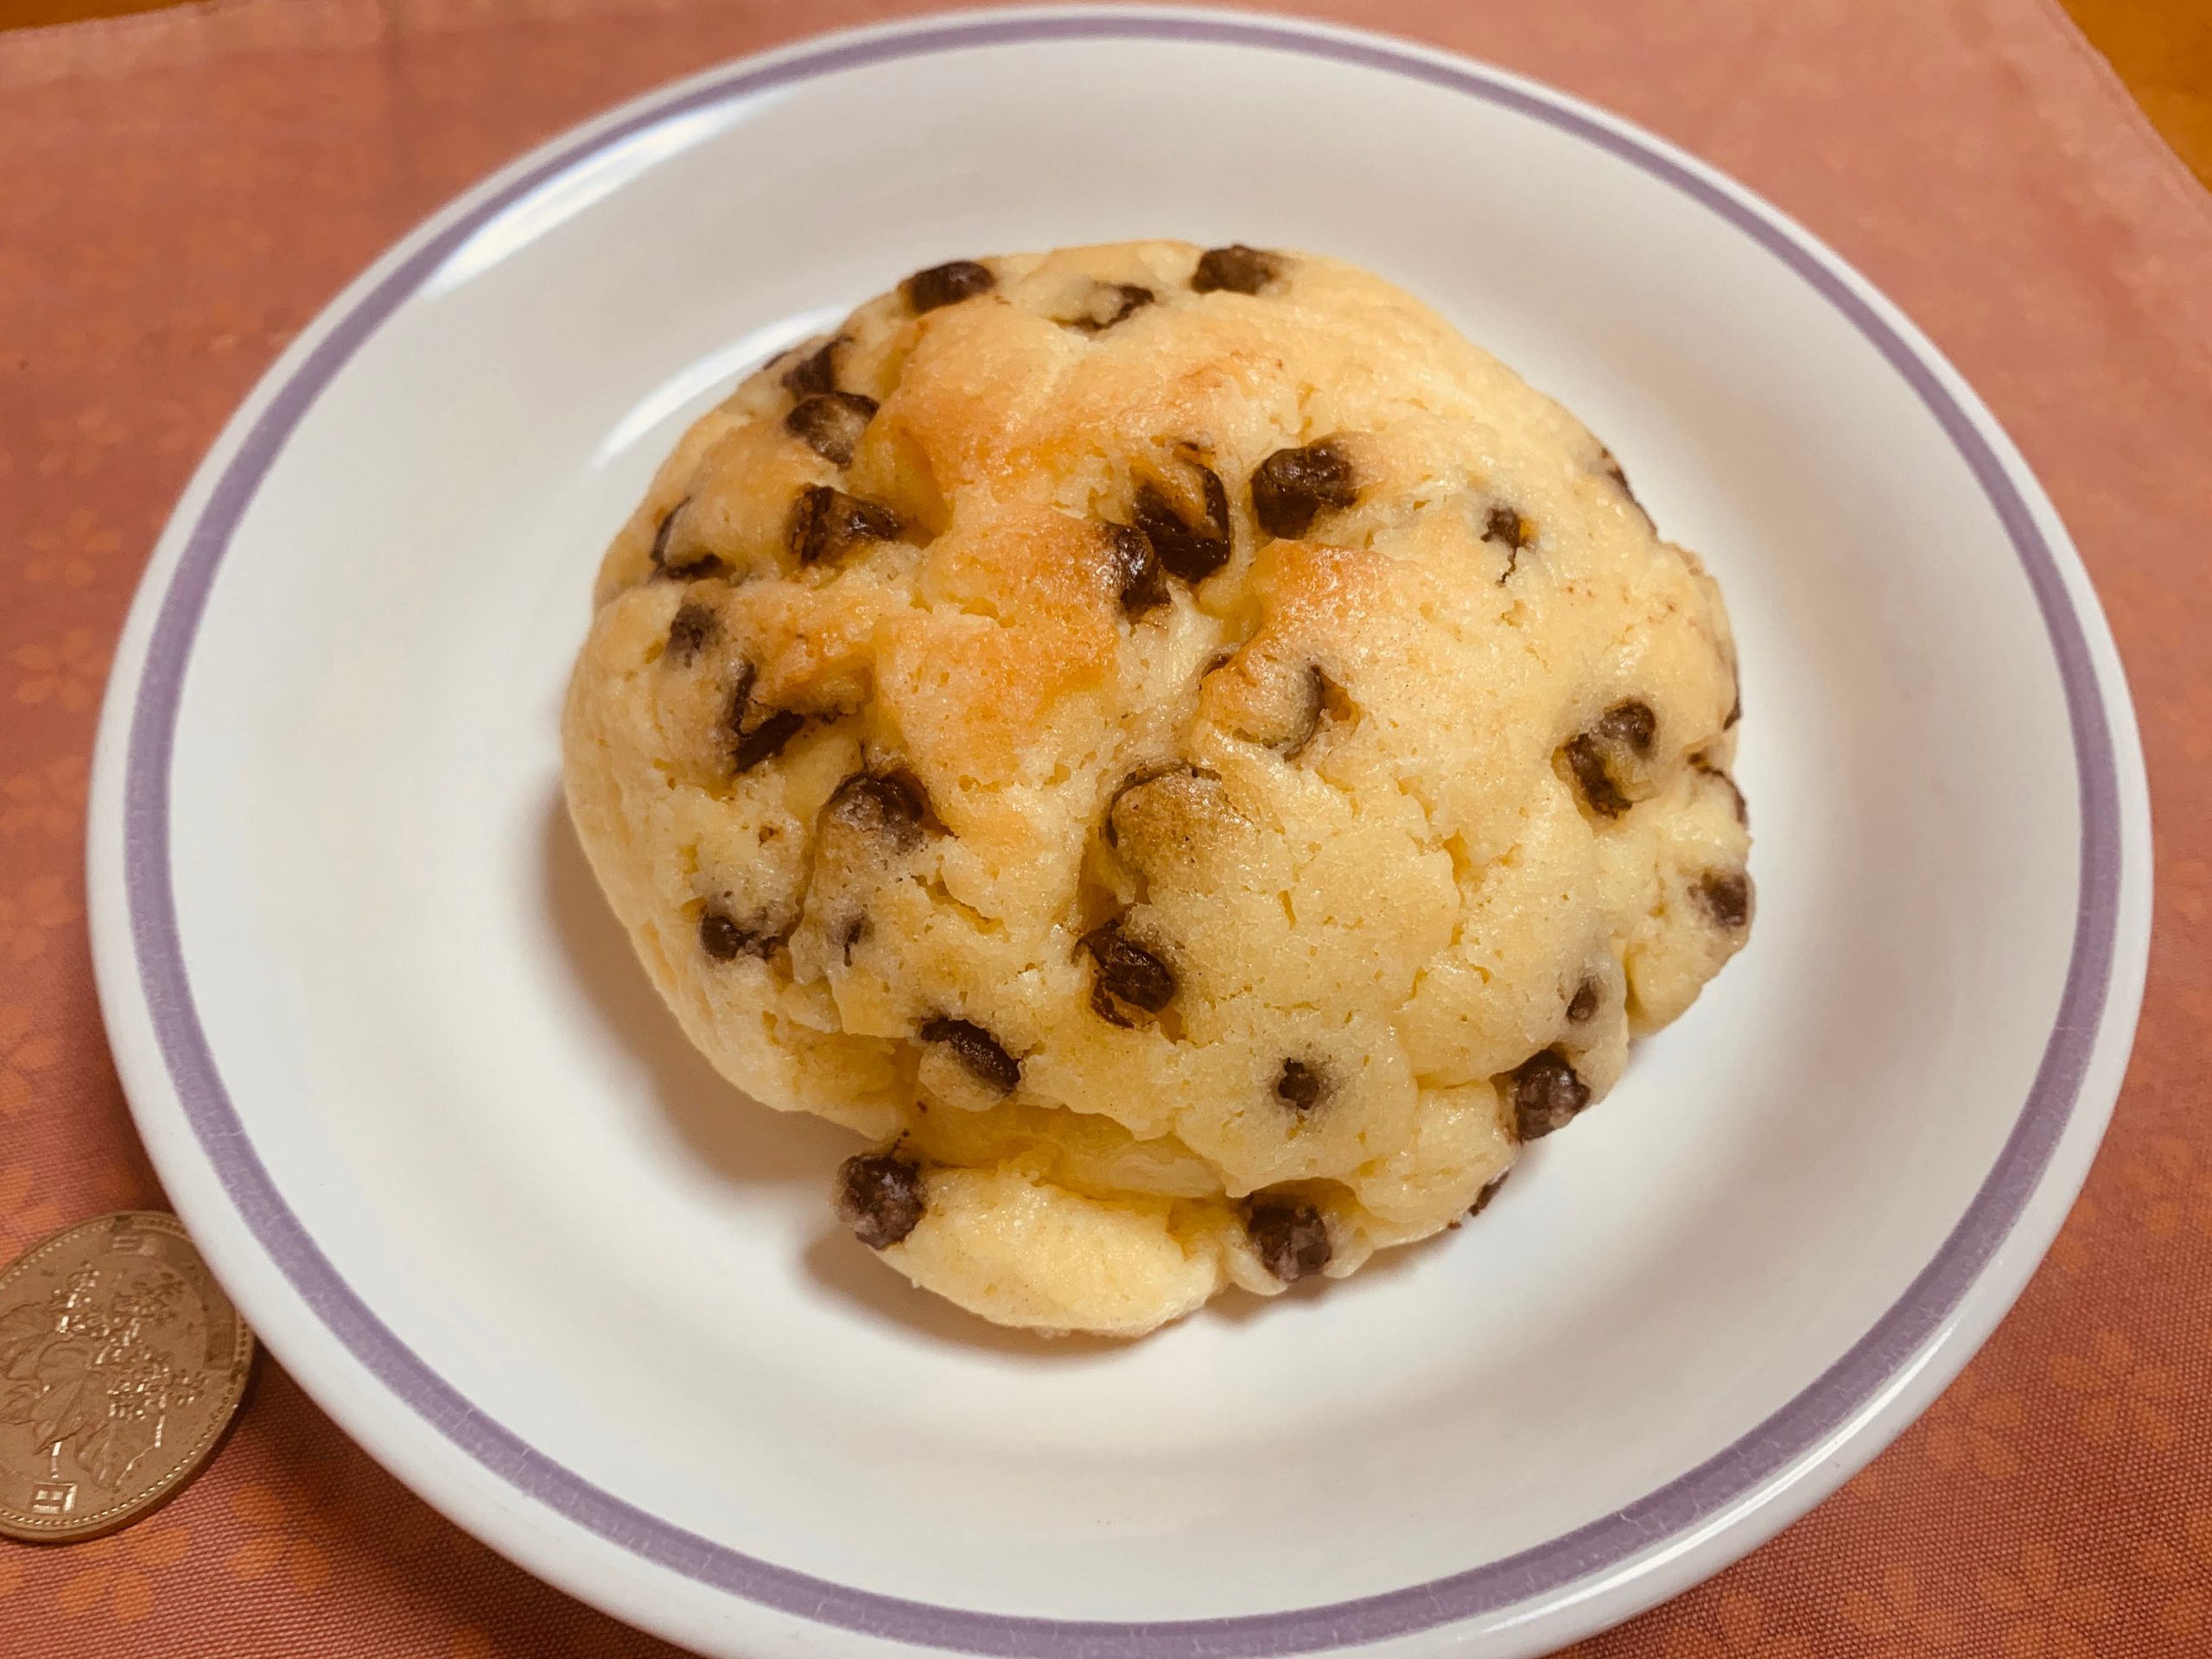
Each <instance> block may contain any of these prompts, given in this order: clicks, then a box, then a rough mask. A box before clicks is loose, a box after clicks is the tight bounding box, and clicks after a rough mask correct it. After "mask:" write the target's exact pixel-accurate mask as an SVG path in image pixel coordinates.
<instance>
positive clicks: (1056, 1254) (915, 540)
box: [564, 242, 1752, 1336]
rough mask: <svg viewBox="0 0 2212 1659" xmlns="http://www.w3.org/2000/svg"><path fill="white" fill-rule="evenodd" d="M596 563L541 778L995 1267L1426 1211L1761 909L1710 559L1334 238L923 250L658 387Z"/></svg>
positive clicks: (1521, 392)
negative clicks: (853, 305)
mask: <svg viewBox="0 0 2212 1659" xmlns="http://www.w3.org/2000/svg"><path fill="white" fill-rule="evenodd" d="M595 602H596V606H597V613H596V615H595V616H594V619H593V622H592V626H591V631H590V636H589V639H588V642H587V643H586V645H584V648H583V652H582V656H581V658H579V660H578V662H577V664H576V668H575V677H574V680H573V683H572V684H571V686H570V690H569V702H568V708H567V714H566V720H565V730H564V738H565V749H566V778H567V785H568V794H569V807H570V810H571V812H572V813H573V815H574V817H575V824H576V828H577V831H578V833H579V835H580V836H582V842H583V845H584V847H585V849H586V850H587V852H588V854H589V855H590V859H591V861H592V865H593V868H594V870H595V871H596V872H597V874H598V876H599V879H600V880H601V883H602V885H603V886H604V887H605V888H606V891H607V897H608V899H609V900H610V902H611V903H612V904H613V907H614V910H615V912H616V913H617V914H618V915H619V916H620V918H621V920H622V922H623V924H624V925H625V926H626V927H627V928H628V930H629V931H630V935H631V938H632V940H633V942H634V943H635V944H636V947H637V950H638V954H639V957H640V958H641V959H642V961H643V962H644V963H645V969H646V970H647V972H648V973H650V974H651V976H652V979H653V982H654V983H655V984H656V985H658V987H659V988H660V991H661V993H662V995H664V997H666V998H667V1000H668V1001H669V1004H670V1006H671V1007H672V1008H673V1009H674V1010H675V1012H676V1014H677V1018H678V1020H681V1021H682V1023H683V1029H684V1030H685V1032H686V1033H688V1034H689V1035H690V1039H691V1040H692V1041H693V1042H694V1043H696V1045H697V1046H699V1047H700V1049H701V1050H702V1051H703V1052H705V1053H706V1054H707V1056H708V1057H709V1058H710V1059H711V1060H712V1061H713V1062H714V1064H715V1065H716V1066H717V1067H718V1068H719V1069H720V1070H721V1072H722V1073H723V1074H724V1075H725V1076H727V1077H728V1078H729V1079H730V1080H731V1081H732V1082H733V1083H734V1084H738V1085H739V1086H740V1087H741V1088H742V1089H743V1090H746V1091H747V1092H748V1093H750V1094H752V1095H753V1096H755V1097H756V1098H757V1099H759V1100H760V1101H763V1102H765V1103H767V1104H768V1105H770V1106H773V1107H777V1108H780V1109H787V1110H788V1109H798V1110H804V1111H810V1112H817V1113H819V1114H821V1115H822V1116H825V1117H828V1118H831V1119H834V1120H835V1121H836V1122H840V1123H842V1124H845V1125H847V1126H848V1127H849V1128H852V1129H853V1130H855V1132H856V1133H857V1134H859V1135H862V1136H865V1137H867V1139H868V1141H869V1142H870V1149H868V1150H865V1151H861V1152H858V1153H856V1154H855V1156H853V1157H852V1158H851V1159H849V1160H848V1161H847V1162H846V1163H845V1164H844V1166H842V1169H840V1170H839V1171H838V1172H837V1173H836V1177H835V1179H834V1181H832V1182H831V1183H830V1185H831V1189H832V1190H831V1194H830V1201H831V1203H832V1205H834V1207H835V1209H836V1213H837V1215H838V1216H839V1217H842V1220H843V1221H844V1223H845V1224H847V1225H848V1226H849V1228H850V1229H851V1230H852V1231H853V1232H854V1233H855V1234H856V1235H857V1236H858V1241H859V1242H858V1243H856V1244H855V1246H854V1248H855V1249H860V1248H862V1247H866V1248H868V1249H872V1250H874V1252H875V1253H876V1254H877V1255H879V1256H880V1258H881V1259H882V1261H883V1262H885V1263H886V1264H887V1265H888V1266H890V1267H892V1268H895V1269H897V1270H898V1271H899V1272H900V1273H903V1274H906V1276H907V1277H908V1278H909V1279H911V1280H912V1281H914V1282H915V1283H916V1284H918V1285H919V1286H922V1287H925V1289H929V1290H932V1291H935V1292H937V1293H938V1294H940V1295H943V1296H946V1297H949V1298H950V1299H951V1300H953V1301H955V1302H957V1303H959V1304H960V1305H961V1306H964V1307H967V1308H969V1309H972V1310H973V1311H974V1312H976V1313H979V1314H981V1315H982V1316H983V1317H984V1318H986V1319H994V1320H996V1321H999V1322H1000V1323H1001V1324H1005V1325H1026V1326H1030V1327H1033V1328H1035V1329H1038V1330H1042V1331H1091V1332H1110V1333H1115V1334H1119V1335H1127V1336H1134V1335H1136V1334H1139V1333H1141V1332H1146V1331H1149V1330H1151V1329H1152V1328H1154V1326H1156V1325H1160V1324H1161V1323H1162V1322H1164V1321H1166V1320H1169V1319H1175V1318H1177V1317H1178V1316H1179V1315H1181V1314H1184V1313H1189V1312H1190V1311H1191V1310H1192V1309H1193V1308H1196V1307H1197V1306H1199V1305H1200V1304H1201V1303H1203V1302H1205V1300H1207V1299H1208V1298H1209V1297H1211V1296H1213V1295H1214V1294H1217V1292H1219V1291H1222V1290H1223V1289H1224V1288H1226V1287H1230V1286H1232V1285H1234V1286H1238V1287H1242V1288H1243V1289H1245V1290H1247V1291H1250V1292H1255V1293H1257V1294H1263V1295H1265V1294H1274V1293H1275V1292H1278V1291H1280V1290H1281V1289H1282V1288H1283V1287H1286V1286H1287V1285H1289V1284H1291V1283H1292V1282H1294V1281H1296V1280H1299V1279H1301V1278H1304V1277H1306V1276H1307V1275H1309V1274H1327V1275H1329V1276H1330V1277H1332V1278H1340V1277H1342V1276H1344V1274H1350V1273H1351V1272H1353V1271H1354V1270H1356V1269H1357V1268H1358V1267H1359V1266H1360V1265H1361V1264H1362V1263H1363V1262H1365V1261H1366V1260H1367V1259H1368V1258H1369V1257H1370V1255H1373V1253H1374V1252H1375V1251H1376V1250H1377V1249H1383V1248H1385V1247H1387V1246H1390V1245H1396V1244H1405V1243H1411V1242H1413V1241H1414V1240H1416V1239H1421V1238H1426V1237H1427V1236H1429V1235H1430V1234H1433V1233H1436V1232H1439V1231H1441V1230H1444V1229H1445V1228H1446V1227H1449V1226H1451V1225H1452V1224H1453V1223H1454V1222H1456V1221H1457V1220H1459V1218H1460V1217H1464V1216H1465V1215H1467V1214H1469V1213H1470V1212H1471V1211H1477V1210H1479V1209H1481V1208H1482V1207H1483V1205H1484V1202H1485V1201H1486V1200H1487V1199H1488V1198H1489V1197H1490V1195H1491V1193H1492V1192H1495V1191H1496V1190H1497V1185H1498V1183H1499V1182H1500V1181H1502V1180H1503V1179H1505V1177H1506V1174H1507V1173H1508V1172H1509V1171H1510V1169H1511V1167H1512V1166H1513V1162H1514V1160H1515V1158H1516V1155H1517V1154H1518V1152H1519V1149H1520V1147H1522V1145H1523V1144H1524V1143H1526V1142H1527V1141H1531V1140H1534V1139H1535V1138H1536V1137H1538V1136H1540V1135H1549V1134H1551V1133H1553V1132H1554V1131H1556V1130H1558V1129H1560V1128H1563V1127H1565V1126H1566V1125H1567V1123H1568V1122H1571V1121H1572V1120H1573V1118H1574V1117H1575V1116H1577V1115H1578V1114H1580V1112H1582V1111H1583V1110H1584V1109H1586V1107H1588V1106H1589V1105H1590V1104H1591V1103H1592V1102H1594V1101H1596V1100H1598V1099H1599V1098H1600V1097H1601V1096H1603V1095H1604V1094H1605V1091H1606V1090H1607V1089H1608V1088H1609V1087H1611V1084H1613V1082H1614V1081H1615V1080H1616V1079H1617V1078H1618V1077H1619V1075H1620V1072H1621V1068H1622V1065H1623V1061H1624V1057H1625V1054H1626V1052H1627V1047H1628V1043H1629V1039H1630V1035H1631V1033H1637V1032H1643V1031H1649V1030H1650V1029H1652V1028H1654V1027H1658V1026H1662V1025H1664V1024H1666V1023H1667V1022H1668V1021H1669V1020H1672V1019H1674V1018H1675V1016H1676V1015H1678V1014H1681V1012H1682V1011H1683V1009H1685V1008H1686V1007H1688V1006H1689V1004H1690V1002H1691V1001H1692V999H1694V997H1695V996H1696V995H1697V994H1698V991H1699V989H1700V988H1701V987H1702V986H1703V985H1704V984H1705V982H1707V980H1708V979H1710V978H1711V977H1712V976H1713V974H1714V973H1715V972H1716V971H1718V970H1719V968H1720V966H1721V964H1722V963H1725V962H1726V960H1727V959H1728V958H1729V957H1731V956H1732V955H1733V954H1734V953H1735V952H1736V951H1737V950H1738V949H1739V948H1740V947H1741V946H1742V944H1743V943H1744V941H1745V935H1746V931H1747V930H1748V928H1749V925H1750V923H1751V909H1752V899H1751V880H1750V878H1749V877H1748V876H1747V875H1746V874H1745V854H1746V851H1747V849H1748V847H1749V836H1748V834H1747V832H1746V830H1745V812H1744V804H1743V799H1742V797H1741V796H1740V795H1739V794H1738V792H1737V790H1736V788H1735V786H1734V785H1733V784H1732V782H1731V781H1730V777H1729V763H1730V759H1731V755H1732V748H1733V727H1734V725H1735V721H1736V719H1737V714H1738V699H1737V695H1736V685H1735V673H1734V653H1733V650H1732V645H1731V643H1730V638H1729V632H1728V622H1727V618H1726V613H1725V612H1724V610H1723V609H1722V607H1721V601H1720V595H1719V592H1718V590H1717V589H1716V588H1715V587H1714V585H1713V582H1712V581H1711V579H1710V578H1709V577H1707V575H1706V574H1705V572H1704V570H1703V569H1702V567H1701V566H1700V564H1699V563H1698V561H1697V559H1696V557H1695V556H1694V555H1692V554H1690V553H1688V552H1687V551H1685V550H1682V549H1681V548H1678V547H1675V546H1674V545H1673V544H1671V543H1667V542H1664V541H1662V540H1661V539H1660V538H1659V537H1658V536H1657V535H1656V533H1655V532H1654V530H1653V527H1652V524H1651V523H1650V521H1649V518H1647V517H1646V516H1645V514H1644V513H1643V511H1642V510H1641V509H1640V508H1639V507H1638V505H1637V501H1636V498H1635V497H1634V496H1633V495H1632V494H1631V493H1630V490H1629V487H1628V482H1627V480H1626V479H1625V478H1624V476H1623V475H1622V473H1621V469H1620V467H1618V465H1616V464H1615V462H1614V461H1613V458H1612V456H1611V454H1609V453H1608V452H1607V450H1606V449H1605V447H1604V446H1603V445H1602V444H1600V443H1599V442H1598V440H1597V439H1595V438H1594V437H1592V435H1590V434H1589V433H1588V432H1587V431H1586V430H1585V429H1583V428H1582V427H1581V426H1580V424H1579V423H1577V422H1576V421H1575V420H1574V418H1573V416H1570V415H1568V414H1567V412H1566V411H1565V410H1562V409H1561V408H1560V407H1559V406H1558V405H1557V404H1554V403H1553V402H1551V401H1550V400H1549V399H1548V398H1547V397H1543V396H1541V394H1539V393H1537V392H1535V391H1532V390H1530V389H1529V387H1528V386H1527V385H1523V384H1522V382H1521V380H1520V379H1518V378H1516V376H1515V375H1514V374H1513V373H1512V372H1510V371H1509V370H1508V369H1506V368H1505V367H1503V365H1500V364H1499V363H1497V361H1495V360H1494V359H1491V358H1490V357H1489V356H1487V355H1485V354H1484V353H1483V352H1481V351H1479V350H1478V349H1476V348H1475V347H1474V346H1471V345H1469V344H1468V343H1467V342H1466V341H1465V340H1462V339H1460V338H1459V335H1458V334H1455V333H1454V332H1453V331H1452V328H1451V327H1449V326H1447V325H1446V323H1445V322H1444V321H1441V320H1440V318H1438V317H1437V316H1436V315H1434V314H1433V313H1432V312H1430V311H1429V310H1428V309H1427V308H1425V307H1423V306H1421V304H1419V303H1418V302H1415V301H1414V300H1412V299H1410V298H1408V296H1406V295H1404V294H1402V293H1400V292H1399V291H1398V290H1397V289H1394V288H1392V287H1390V286H1389V284H1387V283H1383V282H1382V281H1380V280H1378V279H1377V278H1376V277H1371V276H1369V275H1368V274H1366V273H1365V272H1363V271H1361V270H1356V269H1354V268H1353V267H1351V266H1350V265H1346V264H1340V263H1338V262H1337V261H1335V260H1332V259H1326V258H1321V257H1314V256H1312V255H1306V254H1296V253H1287V252H1269V251H1259V250H1255V249H1250V248H1245V247H1241V246H1240V247H1227V248H1216V249H1212V250H1211V251H1200V250H1199V249H1198V248H1195V247H1192V246H1189V245H1185V244H1181V243H1176V242H1139V243H1129V244H1124V245H1114V246H1106V247H1091V248H1077V249H1071V250H1065V251H1060V252H1056V253H1049V254H1043V255H1034V254H1020V255H1010V256H1007V257H999V258H993V259H988V260H982V261H972V260H960V261H957V262H955V263H953V264H945V265H940V266H938V267H935V268H934V269H931V270H925V271H922V272H919V273H918V274H917V275H915V276H912V277H908V278H907V279H906V282H905V283H902V284H901V285H900V286H899V288H898V289H895V290H894V291H893V292H891V293H888V294H886V295H884V296H881V297H880V298H878V299H875V300H872V301H870V302H868V303H867V304H865V305H863V306H861V308H860V309H859V310H857V311H855V313H854V314H853V315H851V317H849V319H848V320H847V321H846V322H845V323H844V325H843V326H842V327H841V328H840V329H839V330H838V331H837V332H836V334H834V335H833V336H831V337H829V338H828V339H825V340H817V341H814V342H811V343H810V344H809V345H807V346H804V347H802V348H801V349H800V350H799V351H798V352H796V353H791V354H790V355H789V356H787V357H785V358H784V359H779V360H778V361H776V362H773V363H772V364H770V365H768V366H767V367H766V368H765V369H763V370H761V371H760V372H759V373H757V374H755V375H753V377H752V378H750V379H748V380H747V381H746V382H745V383H744V385H741V386H740V387H739V388H738V390H737V391H735V392H734V394H733V395H732V396H731V397H729V398H728V400H727V401H726V402H725V403H723V404H721V406H720V407H718V408H716V409H715V410H712V411H710V412H709V413H708V414H707V415H705V416H702V418H701V419H700V420H699V421H698V423H696V425H694V426H693V427H692V428H691V429H690V431H689V432H688V433H686V434H685V435H684V437H683V441H682V442H680V443H679V444H678V445H677V449H676V452H675V453H674V454H671V456H670V457H669V458H668V460H667V461H666V462H665V463H664V465H663V466H662V467H661V468H660V472H659V474H658V477H657V478H656V479H655V480H654V481H653V484H652V489H651V490H650V492H649V493H647V495H646V497H645V500H644V501H643V502H642V503H641V504H640V505H639V507H638V510H637V511H636V512H635V513H634V514H633V515H632V517H631V518H630V521H629V523H628V524H626V525H625V526H624V528H623V529H622V531H621V532H620V535H618V536H617V537H615V539H614V542H613V546H612V547H611V548H610V549H609V550H608V551H607V556H606V560H605V563H604V564H603V565H602V567H601V571H600V575H599V582H598V588H597V592H596V595H595ZM823 1173H824V1176H825V1178H827V1177H828V1176H829V1172H828V1171H827V1170H825V1171H824V1172H823Z"/></svg>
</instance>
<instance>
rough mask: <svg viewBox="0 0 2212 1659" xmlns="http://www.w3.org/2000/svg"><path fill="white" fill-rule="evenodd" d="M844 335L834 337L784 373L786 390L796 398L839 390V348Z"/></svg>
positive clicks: (843, 340)
mask: <svg viewBox="0 0 2212 1659" xmlns="http://www.w3.org/2000/svg"><path fill="white" fill-rule="evenodd" d="M844 343H845V337H844V336H843V335H842V334H835V335H832V336H831V337H830V338H829V339H828V340H823V342H822V344H821V345H820V346H817V347H816V348H815V349H814V350H813V351H811V352H810V353H807V354H806V355H805V356H804V357H802V358H801V359H799V360H798V362H796V363H794V364H792V365H791V367H789V368H788V369H785V371H784V389H785V391H789V392H791V394H792V395H793V396H794V397H812V396H814V395H815V394H817V393H818V392H825V391H836V390H837V348H838V347H839V346H842V345H843V344H844Z"/></svg>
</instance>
